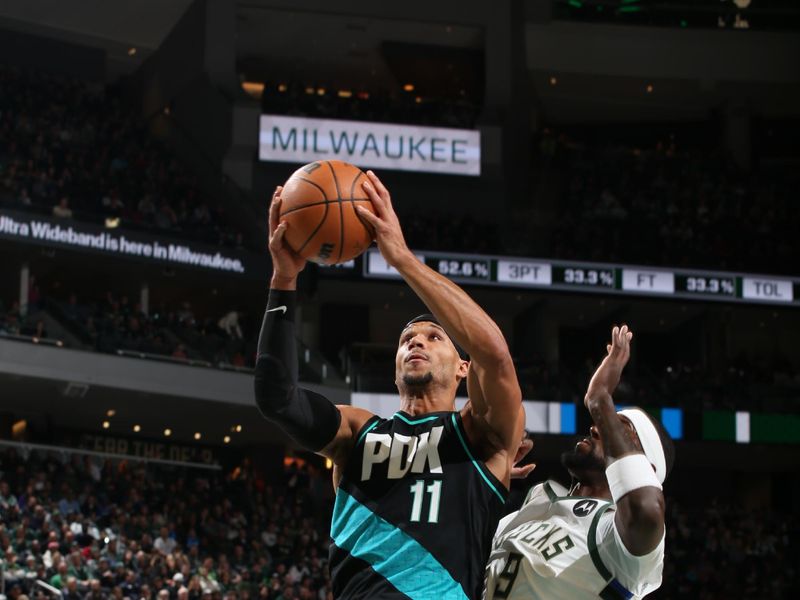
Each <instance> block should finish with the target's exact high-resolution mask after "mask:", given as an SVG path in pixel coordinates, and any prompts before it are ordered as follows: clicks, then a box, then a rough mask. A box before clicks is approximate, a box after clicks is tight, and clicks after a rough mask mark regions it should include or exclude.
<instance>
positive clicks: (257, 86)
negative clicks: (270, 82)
mask: <svg viewBox="0 0 800 600" xmlns="http://www.w3.org/2000/svg"><path fill="white" fill-rule="evenodd" d="M242 89H243V90H244V92H245V94H247V95H248V96H250V97H252V98H261V96H262V95H263V94H264V84H263V83H261V82H260V81H243V82H242ZM278 89H279V90H280V88H278Z"/></svg>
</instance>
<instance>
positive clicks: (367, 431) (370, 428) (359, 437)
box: [356, 420, 380, 446]
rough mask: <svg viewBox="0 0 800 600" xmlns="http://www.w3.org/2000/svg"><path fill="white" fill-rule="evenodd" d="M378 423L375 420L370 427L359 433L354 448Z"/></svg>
mask: <svg viewBox="0 0 800 600" xmlns="http://www.w3.org/2000/svg"><path fill="white" fill-rule="evenodd" d="M378 423H380V421H379V420H376V421H375V422H374V423H373V424H372V425H370V426H369V427H367V428H366V429H365V430H364V431H362V432H361V435H360V436H358V441H357V442H356V446H358V445H359V444H360V443H361V440H363V439H364V437H365V436H366V435H367V434H368V433H369V432H370V431H372V430H373V429H375V428H376V427H377V426H378Z"/></svg>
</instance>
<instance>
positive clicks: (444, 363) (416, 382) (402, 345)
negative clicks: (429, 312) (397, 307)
mask: <svg viewBox="0 0 800 600" xmlns="http://www.w3.org/2000/svg"><path fill="white" fill-rule="evenodd" d="M462 363H463V364H464V365H466V364H467V363H466V361H462V360H461V358H460V357H459V355H458V351H457V350H456V348H455V346H454V345H453V342H452V341H450V338H449V337H448V335H447V334H446V333H445V332H444V329H442V328H441V327H439V326H438V325H436V324H435V323H431V322H429V321H420V322H419V323H414V324H413V325H411V326H409V327H406V328H405V329H404V330H403V332H402V333H401V334H400V341H399V344H398V346H397V354H396V355H395V383H396V384H397V385H398V386H400V385H405V386H412V387H424V386H427V385H430V384H431V383H437V384H439V385H451V384H453V383H455V384H457V383H458V381H459V379H460V378H461V377H463V376H464V374H463V373H462V370H463V369H464V368H465V367H464V366H463V365H462Z"/></svg>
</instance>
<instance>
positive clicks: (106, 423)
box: [103, 421, 111, 429]
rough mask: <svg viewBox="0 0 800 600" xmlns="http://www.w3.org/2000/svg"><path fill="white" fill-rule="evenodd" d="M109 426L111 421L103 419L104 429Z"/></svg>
mask: <svg viewBox="0 0 800 600" xmlns="http://www.w3.org/2000/svg"><path fill="white" fill-rule="evenodd" d="M109 427H111V423H109V422H108V421H103V429H108V428H109Z"/></svg>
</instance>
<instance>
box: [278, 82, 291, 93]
mask: <svg viewBox="0 0 800 600" xmlns="http://www.w3.org/2000/svg"><path fill="white" fill-rule="evenodd" d="M288 89H289V86H288V85H286V84H285V83H281V84H279V85H278V91H279V92H280V93H281V94H283V93H284V92H285V91H286V90H288Z"/></svg>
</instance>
